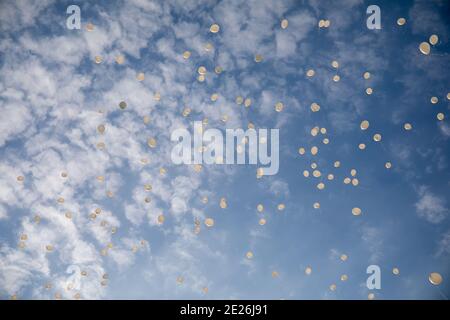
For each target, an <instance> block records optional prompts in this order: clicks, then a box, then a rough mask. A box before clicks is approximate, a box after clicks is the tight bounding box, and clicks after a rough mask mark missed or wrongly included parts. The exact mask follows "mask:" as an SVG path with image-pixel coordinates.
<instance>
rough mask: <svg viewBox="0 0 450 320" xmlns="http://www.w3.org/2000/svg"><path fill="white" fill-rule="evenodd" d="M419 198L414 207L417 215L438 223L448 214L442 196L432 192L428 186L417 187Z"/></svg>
mask: <svg viewBox="0 0 450 320" xmlns="http://www.w3.org/2000/svg"><path fill="white" fill-rule="evenodd" d="M418 193H419V200H418V201H417V202H416V204H415V207H416V210H417V213H418V215H419V217H422V218H424V219H425V220H427V221H428V222H431V223H439V222H441V221H443V220H444V219H445V218H446V217H447V215H448V209H447V207H446V204H445V200H444V198H441V197H439V196H437V195H435V194H433V193H432V192H431V191H430V190H428V188H426V187H421V188H419V192H418Z"/></svg>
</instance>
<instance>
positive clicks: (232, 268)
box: [0, 0, 450, 299]
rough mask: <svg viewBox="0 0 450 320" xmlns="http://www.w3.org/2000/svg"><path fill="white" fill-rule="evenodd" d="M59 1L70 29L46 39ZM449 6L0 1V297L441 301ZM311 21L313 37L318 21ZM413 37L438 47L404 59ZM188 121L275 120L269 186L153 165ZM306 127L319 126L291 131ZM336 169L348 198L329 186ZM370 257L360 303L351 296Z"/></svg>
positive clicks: (249, 176)
mask: <svg viewBox="0 0 450 320" xmlns="http://www.w3.org/2000/svg"><path fill="white" fill-rule="evenodd" d="M71 4H77V5H79V6H80V9H81V29H80V30H69V29H67V28H66V18H67V16H68V15H67V14H66V8H67V7H68V6H69V5H71ZM371 4H377V5H378V6H379V7H380V8H381V27H382V28H381V29H380V30H369V29H367V27H366V18H367V15H366V9H367V7H368V6H369V5H371ZM449 9H450V7H449V3H448V2H446V1H378V2H367V1H360V0H345V1H265V0H264V1H260V0H259V1H146V0H131V1H96V2H94V1H82V2H76V1H70V2H68V1H58V2H57V3H56V2H54V1H50V0H46V1H3V0H2V1H0V31H1V36H0V68H1V72H0V111H1V113H0V114H1V117H0V298H1V299H9V298H10V297H17V298H20V299H54V298H63V299H78V298H79V299H184V298H186V299H367V298H368V294H369V293H373V294H374V295H375V298H376V299H446V298H448V297H449V296H450V284H449V280H448V279H449V276H450V274H449V266H450V223H449V201H450V200H449V199H450V197H449V196H450V191H449V184H450V175H449V161H450V160H449V154H450V153H449V149H450V148H449V138H450V126H449V124H448V118H449V117H450V115H449V99H448V93H449V92H450V74H449V72H448V65H449V62H450V61H449V60H450V59H449V49H450V48H449V41H448V39H449V20H448V13H449ZM401 17H403V18H405V19H406V24H404V25H403V26H399V25H398V24H397V19H398V18H401ZM283 19H287V20H288V21H289V24H288V27H287V28H286V29H283V28H281V25H280V23H281V21H282V20H283ZM321 19H325V20H326V19H328V20H329V21H330V26H329V27H328V28H319V27H318V22H319V20H321ZM88 23H92V24H93V25H94V29H93V30H92V31H88V30H87V28H86V26H87V25H88ZM213 23H217V24H218V25H219V26H220V31H219V32H218V33H211V32H210V31H209V29H210V26H211V25H212V24H213ZM432 34H435V35H438V37H439V41H438V43H437V44H435V45H432V46H431V52H430V54H429V55H424V54H422V53H421V52H420V51H419V44H420V43H421V42H426V41H428V39H429V37H430V36H431V35H432ZM207 44H211V45H212V47H213V48H212V49H211V50H209V51H208V50H206V49H205V46H206V45H207ZM185 51H190V53H191V55H190V57H189V58H188V59H184V58H183V52H185ZM257 54H260V55H262V57H263V60H262V61H261V62H259V63H256V62H255V59H254V58H255V55H257ZM96 56H101V57H102V62H101V63H99V64H97V63H95V57H96ZM118 56H123V57H124V63H122V64H118V63H116V58H117V57H118ZM332 61H337V62H338V64H339V66H338V68H334V67H333V66H332ZM199 66H205V67H206V69H207V74H206V79H205V81H204V82H200V81H198V80H197V77H198V73H197V69H198V67H199ZM217 66H220V67H221V68H222V69H223V72H222V73H220V74H216V73H215V72H214V68H215V67H217ZM310 69H312V70H314V71H315V74H314V76H313V77H308V76H307V75H306V74H307V71H308V70H310ZM141 72H142V73H144V74H145V79H144V80H143V81H138V79H137V74H138V73H141ZM365 72H370V78H369V79H364V77H363V74H364V73H365ZM335 75H339V76H340V80H339V81H337V82H335V81H333V76H335ZM367 88H372V89H373V93H372V94H371V95H368V94H366V89H367ZM156 93H158V94H159V95H160V99H159V100H158V99H155V94H156ZM213 93H217V94H218V95H219V98H218V100H217V101H215V102H213V101H211V99H210V96H211V95H212V94H213ZM238 96H241V97H243V98H244V99H245V98H250V99H251V100H252V103H251V106H250V107H248V108H246V107H244V105H239V104H237V103H236V97H238ZM432 97H436V98H438V102H437V103H435V104H434V103H431V98H432ZM121 101H126V102H127V108H126V109H125V110H120V108H119V103H120V102H121ZM278 101H281V102H283V104H284V109H283V110H282V111H281V112H276V111H275V108H274V106H275V104H276V103H277V102H278ZM314 102H315V103H318V104H319V105H320V107H321V108H320V111H318V112H312V111H311V109H310V105H311V104H312V103H314ZM186 107H189V108H190V109H191V110H192V112H191V113H190V115H189V116H187V117H184V116H183V115H182V112H183V110H184V109H185V108H186ZM438 113H442V114H444V117H445V118H444V119H443V120H438V119H437V115H438ZM224 116H227V117H228V120H227V121H226V122H224V121H222V118H223V117H224ZM146 117H148V118H146ZM205 118H207V119H208V125H207V126H206V128H218V129H221V130H224V129H226V128H247V126H248V124H249V123H252V124H254V126H255V127H256V128H269V129H271V128H278V129H279V130H280V169H279V172H278V174H277V175H274V176H263V177H262V178H260V179H257V178H256V168H257V167H256V166H254V165H204V166H203V167H202V170H201V171H200V172H196V171H195V170H194V169H193V166H188V165H174V164H172V162H171V159H170V152H171V149H172V147H173V145H174V144H173V143H172V142H171V141H170V134H171V132H172V131H173V130H175V129H178V128H188V129H189V130H192V123H193V121H201V120H204V119H205ZM363 120H368V121H369V123H370V126H369V128H368V129H367V130H361V129H360V123H361V122H362V121H363ZM405 123H410V124H411V125H412V129H411V130H405V129H404V124H405ZM99 125H104V126H105V128H106V129H105V132H104V133H103V134H102V133H100V132H99V131H98V126H99ZM314 127H319V128H326V134H321V133H319V134H318V135H316V136H313V135H311V129H313V128H314ZM377 133H378V134H381V136H382V140H381V141H380V142H375V141H374V140H373V135H374V134H377ZM149 138H155V139H156V141H157V145H156V147H155V148H150V147H149V146H148V145H147V140H148V139H149ZM324 138H328V139H329V143H328V144H324V143H323V139H324ZM99 143H104V146H105V147H104V148H101V145H99ZM361 143H364V144H365V145H366V148H365V149H364V150H360V149H359V148H358V145H359V144H361ZM313 146H317V147H318V148H319V152H318V154H317V155H312V154H311V153H310V148H311V147H313ZM301 147H303V148H305V149H306V153H305V154H304V155H300V154H299V152H298V150H299V148H301ZM335 161H340V164H341V165H340V167H338V168H336V167H334V163H335ZM386 162H391V163H392V168H390V169H386V168H385V163H386ZM312 163H315V164H316V165H317V170H319V171H320V172H321V177H319V178H315V177H313V169H312V168H311V164H312ZM161 168H164V169H165V173H164V174H161ZM352 169H355V170H356V172H357V173H356V178H357V179H358V181H359V184H358V185H357V186H353V185H352V184H345V183H344V182H343V181H344V179H345V178H346V177H350V178H354V177H352V176H351V174H350V171H351V170H352ZM304 170H308V171H309V177H304V174H303V172H304ZM63 173H64V174H66V175H67V176H66V177H63V176H62V174H63ZM329 174H332V175H333V177H334V178H333V179H332V180H329V179H328V175H329ZM18 177H23V181H18ZM320 182H322V183H324V184H325V189H324V190H319V189H318V188H317V184H318V183H320ZM147 184H150V185H151V186H152V188H151V191H146V190H145V185H147ZM204 197H207V198H208V202H207V203H204V202H202V199H203V198H204ZM146 198H148V199H150V201H149V202H146V201H145V199H146ZM221 198H226V201H227V204H228V206H227V207H226V208H221V207H220V205H219V203H220V199H221ZM58 199H64V202H62V201H61V200H60V201H59V202H58ZM61 202H62V203H61ZM316 202H317V203H320V208H319V209H314V208H313V204H314V203H316ZM258 204H262V205H263V206H264V211H263V212H258V210H257V206H258ZM279 204H284V205H285V209H284V210H278V209H277V207H278V205H279ZM354 207H359V208H361V210H362V214H361V215H359V216H354V215H352V208H354ZM97 208H99V209H101V212H100V213H99V214H97V215H95V216H96V217H95V219H93V218H91V215H92V213H94V212H95V210H96V209H97ZM68 212H70V215H67V214H66V213H68ZM160 215H164V217H165V220H164V223H162V224H160V223H158V217H159V216H160ZM36 216H38V217H39V219H40V220H39V221H40V222H39V223H37V222H36ZM67 216H69V217H70V218H68V217H67ZM206 218H213V219H214V222H215V223H214V226H213V227H211V228H208V227H206V226H205V224H204V220H205V219H206ZM261 218H264V219H266V224H265V225H263V226H261V225H260V224H259V220H260V219H261ZM195 221H199V222H200V232H199V233H198V234H196V233H195V232H194V229H195ZM114 231H115V232H114ZM47 246H51V249H52V250H47ZM249 251H251V252H252V253H253V258H252V259H247V258H246V253H247V252H249ZM343 254H345V255H347V256H348V259H347V260H346V261H342V260H341V259H340V257H341V255H343ZM372 264H375V265H378V266H380V268H381V272H382V274H381V289H380V290H369V289H368V288H367V287H366V279H367V276H368V275H367V274H366V268H367V267H368V266H369V265H372ZM308 266H309V267H311V268H312V273H311V274H310V275H306V274H305V268H306V267H308ZM393 268H398V269H399V271H400V273H399V274H398V275H394V274H393V272H392V269H393ZM273 272H276V273H277V276H275V277H273V276H272V274H273ZM431 272H437V273H439V274H440V275H441V276H442V278H443V280H442V283H441V284H440V285H438V286H435V285H432V284H431V283H430V282H429V280H428V277H429V274H430V273H431ZM342 275H347V277H348V280H346V281H341V280H340V278H341V276H342ZM332 284H335V285H336V289H335V290H330V285H332ZM206 288H207V289H206Z"/></svg>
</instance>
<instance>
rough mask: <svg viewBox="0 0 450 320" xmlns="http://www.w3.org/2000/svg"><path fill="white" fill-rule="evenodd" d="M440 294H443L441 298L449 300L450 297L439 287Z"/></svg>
mask: <svg viewBox="0 0 450 320" xmlns="http://www.w3.org/2000/svg"><path fill="white" fill-rule="evenodd" d="M437 289H438V291H439V293H440V294H441V296H442V297H443V298H444V299H445V300H449V299H448V297H447V296H446V295H445V294H444V293H443V292H442V291H441V289H440V288H439V287H438V288H437Z"/></svg>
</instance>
